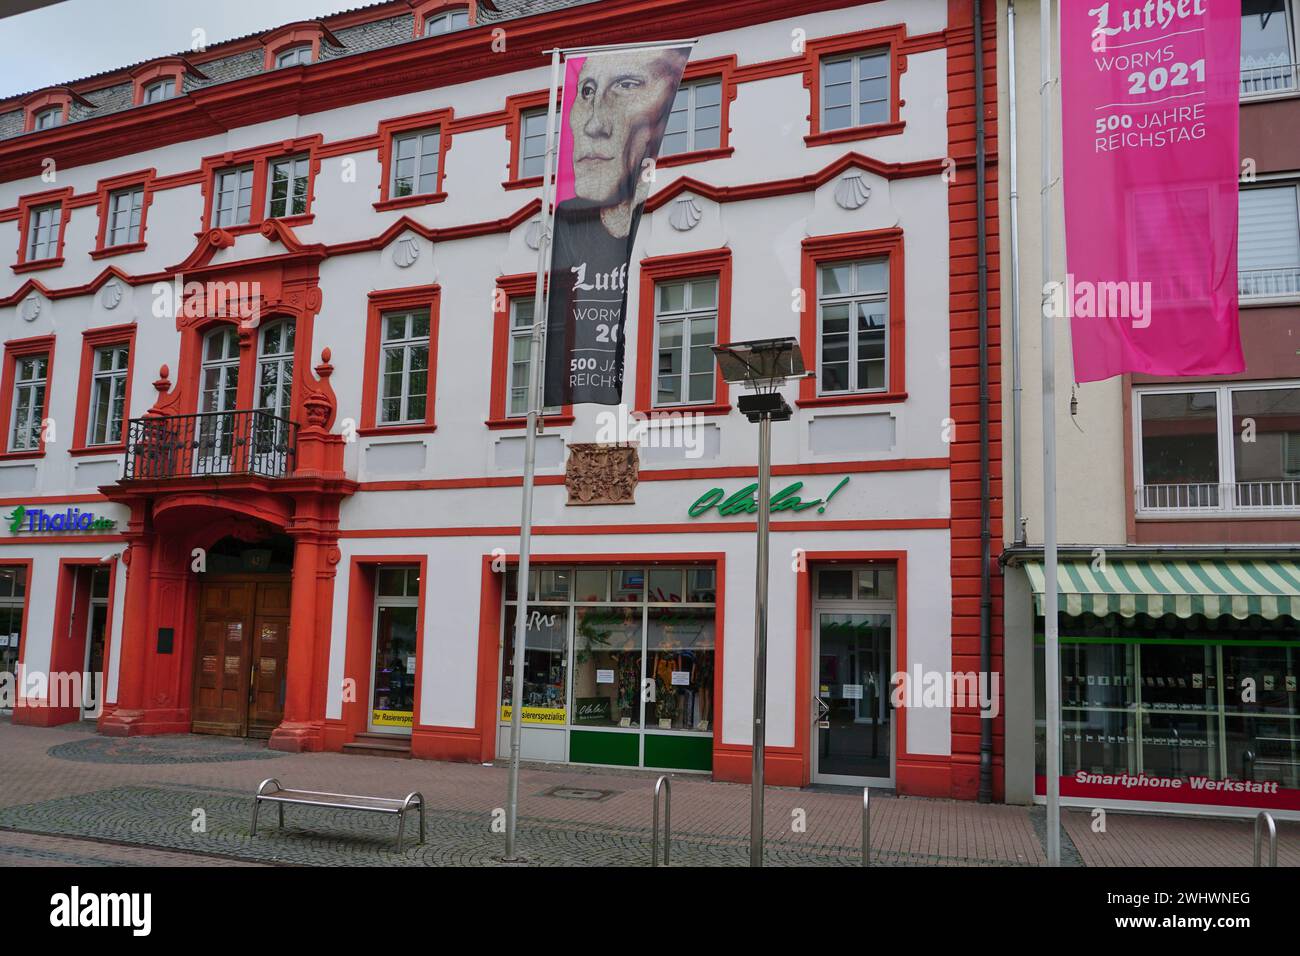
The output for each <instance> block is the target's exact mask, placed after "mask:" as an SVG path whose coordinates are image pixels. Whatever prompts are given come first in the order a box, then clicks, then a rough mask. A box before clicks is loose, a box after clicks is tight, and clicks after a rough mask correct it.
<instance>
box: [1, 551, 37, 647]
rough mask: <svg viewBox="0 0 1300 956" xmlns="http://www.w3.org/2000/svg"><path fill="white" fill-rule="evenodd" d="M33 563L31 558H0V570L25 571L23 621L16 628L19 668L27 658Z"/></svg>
mask: <svg viewBox="0 0 1300 956" xmlns="http://www.w3.org/2000/svg"><path fill="white" fill-rule="evenodd" d="M34 563H35V561H34V559H32V558H0V568H25V569H26V571H27V584H26V586H25V589H24V591H23V620H22V624H20V625H19V627H18V659H17V666H18V667H19V668H21V667H22V665H23V661H24V660H26V658H27V619H28V618H29V617H31V615H30V614H29V613H28V609H29V608H30V606H31V601H30V598H31V596H32V565H33V564H34Z"/></svg>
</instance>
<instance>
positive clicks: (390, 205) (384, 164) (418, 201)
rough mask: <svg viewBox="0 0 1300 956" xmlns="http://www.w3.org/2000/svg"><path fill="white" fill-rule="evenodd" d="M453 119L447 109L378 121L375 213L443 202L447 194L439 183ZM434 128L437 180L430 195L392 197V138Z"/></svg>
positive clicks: (449, 142) (444, 164) (444, 170)
mask: <svg viewBox="0 0 1300 956" xmlns="http://www.w3.org/2000/svg"><path fill="white" fill-rule="evenodd" d="M452 118H453V114H452V111H451V110H450V109H440V110H429V111H428V112H427V113H413V114H411V115H410V116H400V117H398V118H397V119H388V120H381V121H380V123H379V129H378V130H377V135H378V137H379V201H378V202H377V203H375V204H374V206H375V210H376V211H378V212H385V211H387V210H390V209H407V208H410V207H412V206H424V205H428V204H429V203H435V202H442V201H443V200H444V199H446V198H447V194H446V193H445V192H443V189H442V182H443V179H444V177H445V176H446V175H447V150H449V149H450V148H451V137H452V132H451V129H450V128H449V127H450V125H451V121H452ZM434 128H436V129H437V130H438V180H437V183H436V185H435V187H434V190H433V192H432V193H415V194H414V195H410V196H397V197H394V196H392V195H391V192H390V190H391V189H392V183H393V138H394V137H395V136H399V135H401V134H402V133H411V132H415V131H417V130H424V129H434Z"/></svg>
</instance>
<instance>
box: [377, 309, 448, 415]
mask: <svg viewBox="0 0 1300 956" xmlns="http://www.w3.org/2000/svg"><path fill="white" fill-rule="evenodd" d="M368 300H369V304H368V306H367V311H366V351H365V354H364V355H363V356H362V386H361V388H362V391H361V427H360V428H359V429H358V431H357V434H359V435H397V434H415V433H427V432H432V431H433V430H434V429H435V428H436V427H437V426H436V425H435V424H434V416H433V412H434V398H435V395H436V389H435V385H436V383H437V377H438V376H437V373H438V311H439V304H440V303H441V300H442V290H441V288H440V287H439V286H437V285H423V286H413V287H411V288H409V289H387V290H385V291H383V292H371V293H370V295H369V296H368ZM399 309H428V310H429V371H428V394H427V395H426V397H425V401H424V422H423V423H418V424H417V423H407V424H402V425H380V424H377V422H378V417H379V416H378V406H379V385H380V382H379V353H380V350H381V348H382V344H383V342H382V339H383V316H384V313H385V312H393V311H397V310H399Z"/></svg>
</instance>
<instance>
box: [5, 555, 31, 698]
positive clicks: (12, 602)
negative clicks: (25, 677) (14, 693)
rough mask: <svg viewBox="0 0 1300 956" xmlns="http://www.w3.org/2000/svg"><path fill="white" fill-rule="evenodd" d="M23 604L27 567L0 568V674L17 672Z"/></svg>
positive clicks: (25, 592)
mask: <svg viewBox="0 0 1300 956" xmlns="http://www.w3.org/2000/svg"><path fill="white" fill-rule="evenodd" d="M26 605H27V568H26V567H24V566H22V565H6V566H4V567H0V673H7V674H11V675H14V677H15V678H16V676H17V673H18V654H19V652H20V651H21V649H22V648H21V644H22V634H23V613H24V611H25V610H26Z"/></svg>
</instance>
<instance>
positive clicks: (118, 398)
mask: <svg viewBox="0 0 1300 956" xmlns="http://www.w3.org/2000/svg"><path fill="white" fill-rule="evenodd" d="M130 367H131V351H130V348H129V347H128V346H126V345H110V346H105V347H103V348H98V349H95V353H94V366H93V371H92V372H91V391H90V427H89V429H88V431H87V434H86V444H87V445H115V444H117V443H118V442H120V441H121V440H122V424H123V419H124V418H125V416H126V378H127V373H128V372H129V370H130Z"/></svg>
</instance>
